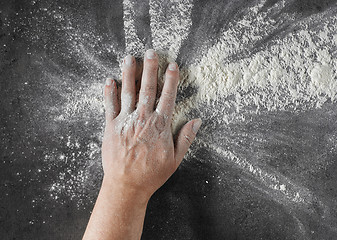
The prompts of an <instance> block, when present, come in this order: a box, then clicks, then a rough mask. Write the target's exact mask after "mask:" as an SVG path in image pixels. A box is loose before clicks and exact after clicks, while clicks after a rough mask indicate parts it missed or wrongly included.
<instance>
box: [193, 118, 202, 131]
mask: <svg viewBox="0 0 337 240" xmlns="http://www.w3.org/2000/svg"><path fill="white" fill-rule="evenodd" d="M201 123H202V121H201V119H200V118H198V119H197V120H195V121H194V123H193V127H192V130H193V132H194V133H197V132H198V130H199V128H200V126H201Z"/></svg>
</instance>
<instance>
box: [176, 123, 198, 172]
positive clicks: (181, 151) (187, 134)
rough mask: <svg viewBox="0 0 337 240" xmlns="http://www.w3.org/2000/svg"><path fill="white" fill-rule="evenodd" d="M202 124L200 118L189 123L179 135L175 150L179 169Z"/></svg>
mask: <svg viewBox="0 0 337 240" xmlns="http://www.w3.org/2000/svg"><path fill="white" fill-rule="evenodd" d="M201 123H202V121H201V119H200V118H198V119H194V120H192V121H189V122H188V123H186V124H185V125H184V126H183V127H182V128H181V130H180V132H179V133H178V136H177V139H176V143H175V149H174V152H175V160H176V164H177V167H178V166H179V165H180V163H181V161H182V160H183V158H184V155H185V154H186V152H187V150H188V148H189V147H190V146H191V144H192V142H193V140H194V138H195V136H196V134H197V132H198V130H199V128H200V126H201Z"/></svg>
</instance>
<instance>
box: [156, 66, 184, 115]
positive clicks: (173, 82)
mask: <svg viewBox="0 0 337 240" xmlns="http://www.w3.org/2000/svg"><path fill="white" fill-rule="evenodd" d="M178 82H179V69H178V66H177V64H176V63H170V64H169V65H168V68H167V69H166V73H165V82H164V87H163V90H162V92H161V96H160V99H159V103H158V106H157V112H158V113H159V114H162V115H164V116H167V117H168V119H171V117H172V113H173V109H174V105H175V101H176V96H177V87H178Z"/></svg>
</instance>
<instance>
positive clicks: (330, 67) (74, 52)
mask: <svg viewBox="0 0 337 240" xmlns="http://www.w3.org/2000/svg"><path fill="white" fill-rule="evenodd" d="M263 3H264V2H263V1H261V3H260V4H258V5H256V6H254V7H252V8H250V9H249V10H248V11H247V12H246V13H245V14H244V16H243V17H242V18H241V19H237V20H232V21H230V23H229V26H227V27H226V28H224V29H223V30H222V33H221V35H220V37H219V39H217V42H216V43H215V44H214V45H213V46H211V47H210V48H209V49H202V50H201V52H203V53H204V54H200V55H199V57H198V58H196V59H195V60H194V61H191V62H192V64H191V65H189V66H187V67H185V68H183V69H181V81H180V85H179V89H180V91H181V92H182V93H184V91H185V89H187V88H189V87H192V88H195V89H196V93H195V94H192V95H191V96H190V97H186V98H184V99H183V100H182V101H180V102H179V103H178V105H177V106H176V108H175V114H174V124H173V129H174V131H176V130H177V128H178V127H179V126H180V125H181V124H182V123H184V122H185V121H186V120H187V116H188V114H189V113H190V112H191V111H192V110H193V109H198V108H199V107H200V106H201V105H202V106H207V109H208V110H209V109H219V108H222V109H223V111H222V112H219V111H216V110H214V111H213V113H212V114H210V115H206V113H203V112H202V111H200V112H201V114H204V115H202V116H201V117H203V118H204V119H211V120H212V121H213V122H216V123H217V124H223V125H225V124H228V123H231V122H244V121H245V117H246V115H247V114H248V113H254V114H259V113H260V112H261V111H270V112H272V111H283V110H292V111H305V110H308V109H313V108H319V107H321V106H322V105H323V104H324V103H326V102H328V101H331V102H336V97H337V80H336V79H337V73H336V69H337V61H336V55H337V53H336V49H337V17H336V14H334V13H330V14H328V13H329V12H328V11H326V12H324V13H322V14H316V15H313V16H311V17H308V18H306V19H304V20H303V21H301V22H296V24H295V25H292V26H288V28H286V30H285V31H284V32H283V33H282V34H279V35H276V37H274V38H273V39H272V40H270V41H269V42H268V45H264V44H265V43H264V41H263V40H264V39H266V38H267V37H268V36H270V35H271V34H272V33H273V31H275V30H277V29H281V28H282V26H283V25H282V24H283V22H284V21H276V20H274V19H273V18H272V16H274V15H275V14H276V13H279V12H280V11H281V10H282V8H283V6H282V4H275V5H274V6H273V7H272V8H270V9H269V10H268V11H267V12H264V11H260V10H261V8H262V6H263ZM149 5H150V10H149V14H150V20H151V21H150V27H151V35H152V44H153V48H154V49H155V50H157V51H158V52H159V53H160V65H161V67H162V70H161V71H159V76H160V79H162V75H163V72H164V71H163V69H164V68H163V67H164V66H166V64H167V62H168V61H173V60H176V58H177V56H178V54H179V52H180V48H181V46H182V44H183V43H184V40H186V38H187V36H188V34H189V31H190V27H191V25H192V21H191V11H192V9H193V1H191V0H184V1H152V0H151V1H150V3H149ZM134 11H135V9H134V2H133V1H131V0H124V1H123V20H124V31H125V43H126V49H125V52H118V51H117V50H116V48H115V47H114V46H113V44H111V45H110V46H109V44H101V41H102V39H101V38H100V37H99V36H96V35H95V34H92V33H91V32H90V31H92V29H91V28H90V27H86V28H84V30H83V29H75V28H74V27H72V23H71V20H65V19H67V17H66V16H64V17H62V14H61V13H60V12H56V13H55V16H56V14H57V19H63V20H62V21H65V26H66V27H67V28H69V30H67V29H63V30H64V31H65V32H66V35H65V40H64V41H66V45H67V46H69V51H70V52H69V54H70V55H71V56H73V57H74V58H75V59H79V61H80V63H81V64H82V65H85V67H86V69H87V74H86V75H85V76H81V75H80V74H78V75H76V74H72V73H68V74H64V75H62V76H61V75H58V74H55V73H52V72H50V71H48V69H47V71H46V72H45V74H46V79H49V81H50V82H51V84H50V85H49V87H50V89H51V90H53V91H55V92H58V94H59V95H60V96H62V99H63V101H62V104H61V105H60V106H55V107H54V108H53V109H51V110H50V111H51V113H52V114H53V115H55V121H58V122H59V123H60V124H70V123H75V122H77V121H79V119H80V120H81V121H84V122H87V123H88V122H92V121H93V119H95V118H96V120H97V119H99V120H100V121H101V120H103V119H102V114H103V103H102V100H103V99H102V87H103V85H102V84H103V82H104V81H103V79H105V77H107V76H110V75H120V73H121V72H120V69H118V68H112V67H111V65H109V64H108V63H106V62H103V61H101V60H99V58H97V56H99V53H97V52H95V51H94V49H95V48H100V49H101V50H100V51H101V53H104V52H105V51H107V52H112V53H114V54H116V55H117V56H118V57H119V58H120V59H121V58H122V57H123V56H124V55H126V54H127V53H132V54H134V55H136V56H142V55H143V53H144V52H145V45H144V43H143V42H142V40H141V39H140V38H139V37H138V35H137V32H136V27H135V22H134V21H135V19H134V18H135V12H134ZM331 11H332V10H331ZM49 15H50V14H49ZM51 15H53V14H51ZM60 16H61V17H60ZM281 19H294V16H292V15H290V14H285V13H283V15H281ZM317 22H318V23H317ZM315 24H318V25H319V26H315ZM295 30H296V31H295ZM83 35H85V36H87V37H88V38H89V40H86V39H83V37H82V36H83ZM69 36H70V37H69ZM261 44H262V45H263V46H261ZM97 54H98V55H97ZM119 63H121V61H119ZM41 64H42V65H43V64H44V63H41ZM56 65H57V64H56ZM74 78H78V79H79V81H80V80H83V83H81V84H80V86H79V87H74V85H73V84H72V83H71V81H69V79H74ZM100 81H101V82H100ZM59 83H61V84H62V85H61V87H60V84H59ZM64 89H67V91H64ZM220 103H221V104H223V105H219V104H220ZM228 109H234V111H227V110H228ZM208 112H211V111H208ZM102 122H103V121H102ZM204 127H205V128H207V127H210V126H204ZM92 135H93V136H94V138H98V139H99V138H101V136H102V129H98V130H97V131H96V132H94V133H92ZM199 143H201V144H203V145H204V146H206V147H208V148H209V149H211V150H213V151H215V152H216V153H217V154H219V155H220V156H221V158H222V159H223V161H228V162H230V163H232V164H233V165H235V166H237V167H238V168H241V169H243V170H244V171H245V172H246V173H248V174H251V176H252V177H253V178H255V179H256V180H257V181H258V182H260V184H262V185H263V187H264V191H266V192H268V191H270V192H276V193H277V194H276V195H273V194H271V197H272V198H273V199H274V200H275V201H281V203H285V204H288V203H293V204H296V203H298V204H304V205H306V204H311V199H312V193H310V192H309V190H307V189H306V188H304V187H302V186H299V185H297V184H296V183H295V182H292V181H290V180H289V179H287V178H286V177H285V176H283V175H282V174H280V173H279V174H275V173H272V172H270V171H269V170H268V169H264V168H263V167H260V166H256V165H255V163H252V162H249V160H247V159H240V157H238V156H236V155H235V153H233V152H231V151H230V150H226V149H224V147H223V146H221V145H216V146H215V145H214V144H211V143H209V142H206V141H201V140H200V142H199ZM88 145H90V144H88ZM94 145H95V146H94V147H93V148H90V147H88V148H87V151H88V152H87V154H89V155H90V156H95V159H94V160H95V161H92V162H91V163H90V164H89V165H90V166H92V164H95V165H97V166H99V161H100V158H99V146H98V145H97V144H94ZM72 149H73V151H75V150H76V149H74V148H72ZM55 151H56V152H57V150H55ZM91 151H92V152H94V154H93V155H91V154H90V153H91ZM60 154H62V152H61V153H60ZM65 159H69V158H62V159H61V158H60V159H59V161H65ZM68 161H69V160H68ZM72 161H75V160H72ZM55 164H57V162H56V161H55ZM87 168H88V165H87V163H86V164H83V165H82V169H78V170H76V171H74V172H72V173H70V174H66V175H64V173H60V178H59V179H58V182H56V183H55V184H53V185H52V186H51V188H50V191H51V194H52V196H53V197H54V198H55V199H56V198H57V197H58V196H59V195H61V193H66V194H69V195H70V196H71V198H74V197H76V196H82V195H81V194H82V191H83V186H84V185H89V184H91V183H92V182H93V181H94V180H93V178H94V177H95V176H90V177H88V176H85V177H84V175H85V174H86V169H87ZM97 168H98V167H97ZM87 174H88V173H87ZM70 186H71V187H70ZM64 189H65V190H64ZM280 196H283V198H282V197H280ZM280 199H281V200H280Z"/></svg>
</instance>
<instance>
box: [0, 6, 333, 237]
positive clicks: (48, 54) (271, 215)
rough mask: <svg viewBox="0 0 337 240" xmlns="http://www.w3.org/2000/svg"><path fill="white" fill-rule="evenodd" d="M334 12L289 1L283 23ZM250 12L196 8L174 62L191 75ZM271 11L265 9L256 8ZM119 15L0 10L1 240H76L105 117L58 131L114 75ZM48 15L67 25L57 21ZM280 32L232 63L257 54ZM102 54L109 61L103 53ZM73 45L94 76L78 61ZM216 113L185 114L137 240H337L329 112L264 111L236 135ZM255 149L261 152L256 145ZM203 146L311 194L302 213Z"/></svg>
mask: <svg viewBox="0 0 337 240" xmlns="http://www.w3.org/2000/svg"><path fill="white" fill-rule="evenodd" d="M336 2H337V1H332V0H325V1H317V0H302V1H301V0H298V1H292V2H289V3H287V4H286V6H285V7H284V8H283V9H282V11H284V12H289V13H293V12H296V13H297V15H296V18H297V20H300V19H302V18H305V17H307V16H310V15H312V14H315V13H318V12H323V11H326V10H327V9H330V8H336ZM253 3H254V2H253V1H244V0H242V1H241V0H240V1H194V7H193V9H192V16H191V19H192V26H191V29H190V33H189V35H188V37H187V40H186V41H184V42H183V43H182V46H181V49H180V51H179V55H178V58H177V62H178V63H179V64H181V65H185V64H188V63H189V62H190V59H191V58H193V57H194V56H195V55H197V54H198V52H199V51H200V49H202V48H204V47H205V46H206V45H207V46H209V45H211V44H213V43H215V42H216V40H217V38H218V36H219V34H220V32H221V29H223V28H224V29H226V27H227V24H228V23H229V22H230V20H231V19H235V18H239V17H240V16H241V15H242V14H244V13H245V11H244V10H245V9H246V8H247V7H249V6H250V5H253ZM275 3H277V1H273V0H272V1H269V0H268V1H266V3H265V4H264V7H263V8H264V9H268V8H270V7H272V6H273V5H274V4H275ZM135 5H136V8H137V10H136V13H135V26H136V29H137V34H138V36H139V38H140V39H141V40H142V41H143V43H144V45H145V46H146V47H147V48H150V47H152V46H151V34H149V32H150V27H149V22H150V20H149V19H150V17H149V14H148V9H149V7H148V1H138V2H137V3H136V4H135ZM45 8H46V9H47V10H43V9H45ZM122 9H123V3H122V2H121V1H108V0H104V1H97V0H91V1H89V0H86V1H83V0H81V1H80V0H77V1H75V0H73V1H65V0H64V1H38V0H36V1H15V0H11V1H5V0H2V1H1V2H0V10H1V12H0V26H1V29H0V58H1V59H0V76H1V79H0V90H1V109H0V116H1V118H0V121H1V145H0V152H1V163H0V183H1V185H0V193H1V194H0V239H4V240H7V239H80V238H81V236H82V234H83V232H84V230H85V227H86V224H87V221H88V218H89V216H90V210H91V209H92V207H93V203H94V201H95V198H96V196H97V193H98V189H99V185H100V180H101V178H102V170H101V168H100V153H99V145H100V137H101V132H102V122H103V115H102V112H99V111H98V110H97V109H90V108H86V107H83V108H79V109H78V110H77V111H74V112H69V113H65V114H64V115H66V116H67V117H68V118H67V119H68V120H67V121H58V120H55V119H57V117H58V116H59V115H60V114H62V112H63V111H66V110H67V107H65V104H64V103H65V102H67V101H68V100H69V99H67V97H68V96H72V95H71V94H75V95H76V94H80V95H85V94H88V92H87V91H86V90H85V89H86V87H88V86H92V85H93V84H94V83H95V81H96V82H98V81H101V80H100V79H104V77H106V75H107V72H106V69H113V68H116V67H118V59H119V57H120V56H118V54H122V55H123V54H124V53H125V52H124V49H125V36H124V28H123V10H122ZM53 11H54V12H53ZM57 12H60V13H62V15H63V16H66V18H65V19H64V18H63V19H62V18H57V17H55V16H56V14H57ZM49 13H50V14H49ZM68 20H69V21H68ZM69 22H71V26H72V27H73V28H74V29H72V30H70V31H68V30H67V29H66V28H65V26H70V25H69ZM295 22H296V20H295ZM289 25H290V24H289V23H288V24H287V22H285V23H284V26H283V28H281V29H277V31H275V32H274V33H272V34H271V35H270V38H268V39H264V40H263V41H262V42H261V43H260V45H261V46H253V47H252V46H247V49H245V50H243V51H242V54H241V55H245V54H249V52H254V51H258V49H259V48H261V47H262V45H264V44H268V41H270V40H271V39H273V37H274V36H275V35H278V36H280V35H282V32H284V31H287V28H288V26H289ZM69 32H70V33H71V34H69ZM83 33H89V36H86V35H83ZM98 37H100V39H99V40H98ZM111 43H113V46H114V51H104V50H105V49H107V46H109V45H110V44H111ZM74 44H75V45H74ZM81 44H84V45H85V47H87V49H89V52H87V53H86V54H87V55H90V56H93V57H94V58H95V59H97V60H98V61H99V63H100V64H99V65H95V64H94V63H93V62H86V61H88V60H87V59H85V58H83V56H82V55H81V54H77V52H76V51H77V48H76V46H79V45H81ZM74 46H75V47H74ZM102 49H103V52H100V50H102ZM117 53H118V54H117ZM235 57H236V58H237V57H238V56H229V59H230V58H235ZM88 65H89V67H87V66H88ZM102 65H104V68H103V67H101V66H102ZM55 76H58V77H57V78H56V77H55ZM75 90H78V91H77V92H75ZM97 91H99V89H97ZM89 93H91V92H89ZM95 96H96V95H95ZM222 101H226V99H223V100H222ZM70 104H72V103H71V102H70ZM81 104H88V103H87V102H81ZM88 106H89V104H88ZM221 109H222V108H221V102H220V104H219V105H218V108H217V109H212V110H211V109H209V108H207V106H206V107H204V108H200V110H196V111H195V112H192V113H190V115H191V116H190V117H193V116H199V115H200V114H203V116H210V117H208V118H205V119H204V123H203V127H202V129H201V131H200V133H199V139H201V141H200V142H197V143H195V144H194V145H193V146H192V149H191V153H190V154H189V155H188V159H186V161H185V162H183V164H182V165H181V167H180V168H179V170H178V171H177V172H176V173H175V174H174V175H173V177H172V178H171V179H170V180H169V181H168V182H167V183H166V184H165V185H164V186H163V187H162V188H161V189H159V190H158V192H156V193H155V195H154V196H153V197H152V199H151V201H150V203H149V206H148V209H147V215H146V219H145V226H144V233H143V239H337V210H336V209H337V202H336V199H337V198H336V197H337V185H336V183H337V177H336V176H337V174H336V170H337V161H336V160H337V150H336V147H337V140H336V138H337V137H336V136H337V122H336V119H337V106H336V104H335V103H331V102H327V103H326V104H325V105H324V106H323V107H322V108H320V109H312V110H308V111H304V112H293V111H279V112H277V111H276V112H268V111H261V113H260V114H258V115H248V114H247V116H246V117H247V119H249V120H248V121H247V122H245V123H244V124H242V123H241V124H240V123H238V124H235V123H232V124H228V125H226V126H225V127H224V126H223V125H217V124H216V121H215V120H214V119H212V117H211V116H214V114H213V115H212V114H211V112H210V113H209V115H208V112H207V111H218V112H219V111H222V110H221ZM215 116H216V115H215ZM208 125H210V126H212V127H211V128H208V129H206V128H205V126H208ZM238 136H241V137H240V138H239V137H238ZM254 137H261V138H263V139H265V140H266V141H265V142H263V143H256V142H255V140H254ZM202 142H204V143H205V142H206V143H210V144H215V145H218V146H224V147H225V148H228V149H229V148H230V147H231V146H238V148H235V149H240V150H238V151H237V152H236V154H237V155H238V156H240V157H243V158H246V159H248V160H249V161H252V162H257V163H258V164H259V166H263V167H264V168H265V169H267V170H268V171H269V172H272V173H275V174H276V175H277V174H278V175H277V176H285V180H284V181H288V179H291V180H292V181H293V182H295V183H298V185H299V186H302V187H303V189H308V192H309V193H313V194H312V195H310V194H309V195H308V196H307V199H310V201H309V200H308V202H307V203H306V204H304V205H296V204H292V203H289V201H288V200H287V199H285V198H284V196H281V195H277V193H276V194H274V193H270V192H269V191H268V189H266V188H265V187H264V186H263V184H261V183H260V182H259V181H258V180H257V179H256V178H255V177H254V175H251V174H249V173H247V172H246V171H245V170H244V169H242V168H238V167H237V166H236V165H233V164H231V163H230V162H228V161H224V157H223V156H221V154H219V153H216V152H215V151H214V149H213V150H212V149H209V148H208V147H207V146H204V145H203V144H202ZM97 146H98V147H97ZM97 149H98V150H97ZM289 181H290V180H289ZM53 186H54V187H53ZM62 187H63V188H62ZM55 189H56V190H55ZM294 189H296V186H294ZM309 190H310V191H309ZM299 191H303V192H306V190H299Z"/></svg>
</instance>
